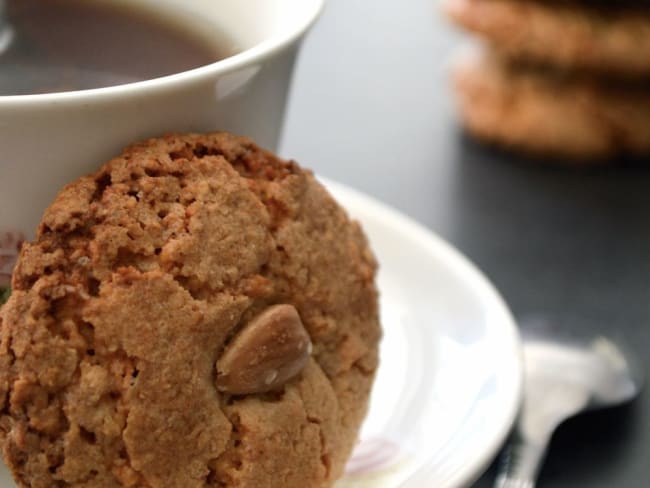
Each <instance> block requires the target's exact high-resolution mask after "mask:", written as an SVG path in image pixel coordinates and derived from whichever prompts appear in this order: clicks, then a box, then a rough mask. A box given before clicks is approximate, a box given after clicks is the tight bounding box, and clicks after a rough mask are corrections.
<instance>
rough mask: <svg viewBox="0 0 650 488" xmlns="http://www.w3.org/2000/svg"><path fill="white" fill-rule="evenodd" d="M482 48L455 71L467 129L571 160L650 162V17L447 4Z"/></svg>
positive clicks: (480, 2) (526, 0)
mask: <svg viewBox="0 0 650 488" xmlns="http://www.w3.org/2000/svg"><path fill="white" fill-rule="evenodd" d="M444 9H445V11H446V13H447V14H448V15H449V16H450V17H451V18H452V19H453V20H454V21H455V22H456V23H458V24H459V25H460V26H462V27H463V28H465V29H467V30H469V31H471V32H473V33H474V34H476V35H477V36H479V37H480V38H482V39H483V40H484V41H485V43H484V45H483V47H482V49H481V50H480V51H478V52H474V53H472V55H471V56H468V57H466V58H465V59H463V60H462V62H459V63H458V64H457V66H456V68H455V72H454V88H455V91H456V93H457V96H458V99H459V102H460V103H459V106H460V112H461V117H462V119H463V123H464V124H465V126H466V127H467V129H468V130H469V132H471V133H472V134H474V135H475V136H477V137H478V138H480V139H482V140H485V141H487V142H491V143H494V144H497V145H501V146H505V147H509V148H513V149H517V150H521V151H524V152H528V153H533V154H537V155H544V156H554V157H558V158H564V159H569V160H574V161H576V160H582V161H591V160H602V159H607V158H614V157H617V156H621V155H632V156H638V155H645V154H649V153H650V7H648V6H647V4H643V3H640V4H636V5H631V4H626V3H624V2H621V1H616V2H611V3H605V2H604V1H603V0H444Z"/></svg>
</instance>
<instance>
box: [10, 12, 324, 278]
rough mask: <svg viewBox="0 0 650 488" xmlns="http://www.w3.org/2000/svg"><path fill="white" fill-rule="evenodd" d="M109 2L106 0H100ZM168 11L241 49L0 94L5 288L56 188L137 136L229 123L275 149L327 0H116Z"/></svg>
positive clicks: (220, 126) (225, 127)
mask: <svg viewBox="0 0 650 488" xmlns="http://www.w3.org/2000/svg"><path fill="white" fill-rule="evenodd" d="M93 1H104V2H105V1H106V0H93ZM111 3H112V4H119V3H124V4H129V5H131V6H133V4H137V5H138V6H142V7H143V8H148V9H155V11H157V12H158V15H160V14H161V13H165V12H167V13H168V14H169V15H173V16H174V17H175V18H176V19H178V20H179V21H181V22H187V23H188V24H189V25H192V26H193V28H195V29H200V30H201V31H202V34H203V37H206V38H208V39H210V38H211V37H210V36H213V37H214V39H215V42H223V40H224V39H227V40H228V42H232V43H234V44H235V47H236V54H234V55H232V56H230V57H227V58H225V59H223V60H221V61H218V62H216V63H213V64H210V65H207V66H204V67H200V68H197V69H193V70H190V71H185V72H182V73H178V74H174V75H170V76H165V77H162V78H157V79H152V80H148V81H142V82H137V83H131V84H126V85H120V86H113V87H109V88H99V89H92V90H85V91H75V92H65V93H51V94H40V95H19V96H0V287H1V286H3V281H5V282H6V281H7V279H8V276H9V273H10V272H11V269H12V267H13V260H14V257H15V254H16V250H17V248H18V245H19V242H20V240H21V239H23V238H31V237H33V235H34V231H35V229H36V226H37V224H38V222H39V220H40V218H41V216H42V213H43V211H44V210H45V208H46V207H47V205H48V204H49V203H50V202H51V201H52V199H53V198H54V196H55V195H56V193H57V192H58V191H59V189H60V188H61V187H62V186H64V185H65V184H66V183H68V182H70V181H72V180H74V179H75V178H77V177H79V176H81V175H83V174H87V173H92V172H94V171H95V170H96V169H97V168H98V167H99V165H100V164H102V163H103V162H105V161H107V160H108V159H110V158H111V157H113V156H116V155H118V154H119V153H120V152H121V150H122V148H123V147H124V146H126V145H128V144H130V143H132V142H135V141H137V140H141V139H144V138H147V137H154V136H159V135H162V134H164V133H168V132H189V131H212V130H226V131H230V132H233V133H236V134H242V135H247V136H250V137H252V138H253V139H254V140H256V141H257V142H258V143H259V144H260V145H262V146H264V147H267V148H269V149H275V147H276V145H277V142H278V138H279V135H280V130H281V128H282V123H283V118H284V111H285V101H286V97H287V92H288V88H289V85H290V80H291V74H292V71H293V64H294V60H295V57H296V53H297V50H298V48H299V46H300V44H301V41H302V39H303V35H304V34H305V33H306V32H307V30H308V29H309V27H310V26H311V25H312V24H313V22H314V21H315V20H316V18H317V17H318V15H319V13H320V11H321V10H322V8H323V4H324V0H111Z"/></svg>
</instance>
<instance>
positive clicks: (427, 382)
mask: <svg viewBox="0 0 650 488" xmlns="http://www.w3.org/2000/svg"><path fill="white" fill-rule="evenodd" d="M327 185H328V187H329V188H330V190H331V192H332V194H333V195H334V196H335V197H336V198H337V199H338V200H339V201H340V202H341V203H342V204H343V205H344V206H345V207H346V208H347V209H348V211H349V213H350V215H351V216H352V217H354V218H356V219H358V220H359V221H360V222H361V223H362V225H363V227H364V229H365V231H366V233H367V235H368V237H369V239H370V242H371V245H372V247H373V249H374V251H375V254H376V256H377V259H378V261H379V263H380V272H379V289H380V293H381V313H382V323H383V327H384V338H383V341H382V345H381V356H380V357H381V366H380V368H379V372H378V376H377V382H376V385H375V389H374V391H373V395H372V399H371V404H370V412H369V416H368V418H367V420H366V423H365V424H364V427H363V430H362V435H361V442H360V444H359V445H358V446H357V448H356V450H355V452H354V455H353V457H352V459H351V461H350V463H349V464H348V468H347V474H346V476H345V478H344V479H343V480H341V481H340V482H339V483H338V484H337V485H336V488H353V487H354V488H361V487H363V488H365V487H368V488H371V487H372V488H383V487H386V488H395V487H408V488H429V487H436V488H441V487H459V486H467V485H469V484H471V483H472V482H473V481H475V480H476V478H477V477H478V476H479V475H480V474H481V473H482V471H483V470H484V469H485V468H486V467H487V465H488V464H489V463H490V461H491V460H492V459H493V458H494V456H495V455H496V453H497V451H498V450H499V448H500V446H501V444H502V443H503V441H504V440H505V437H506V435H507V434H508V432H509V430H510V427H511V425H512V422H513V420H514V418H515V415H516V412H517V408H518V406H519V400H520V395H521V384H522V363H521V356H520V354H521V352H520V342H519V335H518V332H517V328H516V326H515V324H514V321H513V319H512V316H511V314H510V312H509V311H508V308H507V307H506V305H505V304H504V302H503V300H502V299H501V297H500V296H499V294H498V293H497V292H496V290H495V289H494V287H493V286H492V285H491V284H490V283H489V282H488V280H487V279H486V278H485V277H484V276H483V275H482V274H481V272H480V271H478V270H477V269H476V268H475V267H474V266H473V265H472V264H471V263H469V262H468V261H467V260H466V259H465V258H464V257H463V256H462V255H461V254H460V253H459V252H458V251H456V250H455V249H453V248H452V247H451V246H450V245H448V244H446V243H445V242H444V241H442V240H441V239H440V238H438V237H436V236H435V235H433V234H432V233H431V232H430V231H428V230H427V229H425V228H424V227H422V226H421V225H419V224H417V223H415V222H413V221H412V220H410V219H409V218H407V217H405V216H403V215H402V214H400V213H398V212H397V211H395V210H393V209H391V208H388V207H386V206H385V205H383V204H381V203H379V202H377V201H375V200H373V199H371V198H369V197H367V196H364V195H362V194H360V193H358V192H356V191H353V190H351V189H349V188H346V187H344V186H341V185H340V184H335V183H331V182H327Z"/></svg>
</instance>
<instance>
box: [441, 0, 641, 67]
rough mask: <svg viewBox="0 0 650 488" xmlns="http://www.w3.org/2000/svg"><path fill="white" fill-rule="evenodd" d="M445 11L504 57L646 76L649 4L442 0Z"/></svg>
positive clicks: (540, 0)
mask: <svg viewBox="0 0 650 488" xmlns="http://www.w3.org/2000/svg"><path fill="white" fill-rule="evenodd" d="M443 8H444V10H445V11H446V13H447V14H448V15H449V16H450V17H451V18H452V19H453V20H454V21H455V22H456V23H457V24H459V25H460V26H462V27H463V28H465V29H467V30H469V31H471V32H473V33H475V34H478V35H479V36H480V37H482V38H484V39H485V40H487V41H488V42H489V43H490V44H491V45H492V46H493V47H494V48H496V49H498V50H499V51H501V52H503V53H505V54H506V55H508V56H509V57H512V58H516V59H519V60H526V61H534V62H540V63H544V64H549V65H553V66H557V67H561V68H571V69H574V68H575V69H585V70H593V71H598V72H606V73H608V74H617V75H622V76H627V77H634V76H640V75H650V7H648V6H647V5H645V4H637V5H636V6H630V5H629V4H628V5H625V4H621V3H619V2H613V3H606V2H596V3H594V2H579V1H577V0H569V1H561V0H444V3H443Z"/></svg>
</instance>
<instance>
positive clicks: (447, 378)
mask: <svg viewBox="0 0 650 488" xmlns="http://www.w3.org/2000/svg"><path fill="white" fill-rule="evenodd" d="M327 185H328V187H329V188H330V190H331V191H332V193H333V194H334V195H335V197H336V198H337V199H338V200H339V201H340V202H341V203H342V204H343V205H344V206H345V207H346V208H347V209H348V211H349V213H350V214H351V215H352V217H354V218H356V219H358V220H360V221H361V223H362V225H363V227H364V229H365V231H366V233H367V234H368V237H369V238H370V241H371V244H372V247H373V249H374V251H375V253H376V255H377V258H378V261H379V263H380V267H381V269H380V273H379V288H380V292H381V303H382V309H381V313H382V323H383V326H384V338H383V341H382V346H381V361H382V364H381V367H380V369H379V373H378V376H377V383H376V385H375V389H374V391H373V396H372V400H371V407H370V412H369V416H368V418H367V420H366V423H365V425H364V428H363V431H362V436H361V442H360V443H359V445H358V446H357V449H356V450H355V453H354V455H353V457H352V459H351V461H350V463H349V464H348V469H347V474H346V476H345V477H344V479H343V480H341V481H339V482H338V483H337V485H336V488H362V487H363V488H366V487H368V488H383V487H386V488H395V487H408V488H429V487H436V488H443V487H458V486H466V485H468V484H470V483H471V482H472V481H474V480H475V479H476V478H477V477H478V476H479V475H480V473H481V472H482V470H483V469H484V468H485V467H486V466H487V464H488V463H489V462H490V461H491V460H492V458H493V457H494V455H495V454H496V452H497V450H498V449H499V447H500V445H501V443H502V442H503V441H504V439H505V436H506V435H507V433H508V431H509V429H510V426H511V425H512V422H513V419H514V417H515V414H516V410H517V407H518V404H519V398H520V393H521V381H522V366H521V359H520V344H519V337H518V334H517V331H516V327H515V325H514V322H513V319H512V317H511V315H510V313H509V312H508V309H507V307H506V306H505V304H504V303H503V301H502V300H501V298H500V297H499V295H498V293H497V292H496V291H495V289H494V288H493V287H492V285H490V283H489V282H488V281H487V280H486V278H485V277H484V276H483V275H482V274H481V273H480V272H479V271H478V270H477V269H476V268H475V267H474V266H473V265H472V264H470V263H469V262H468V261H467V260H466V259H465V258H463V256H461V255H460V254H459V253H458V252H457V251H455V250H454V249H453V248H452V247H450V246H449V245H448V244H446V243H445V242H443V241H442V240H441V239H440V238H438V237H436V236H435V235H433V234H432V233H431V232H429V231H428V230H427V229H425V228H423V227H422V226H420V225H419V224H416V223H415V222H413V221H411V220H409V219H408V218H406V217H404V216H403V215H401V214H399V213H398V212H396V211H395V210H392V209H390V208H388V207H386V206H385V205H382V204H380V203H378V202H376V201H374V200H372V199H371V198H369V197H367V196H364V195H362V194H360V193H358V192H356V191H353V190H350V189H348V188H346V187H344V186H342V185H339V184H335V183H331V182H328V183H327ZM0 486H2V487H14V486H16V485H15V484H14V483H13V481H11V476H10V475H9V473H8V472H7V470H6V469H4V467H2V468H0Z"/></svg>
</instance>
